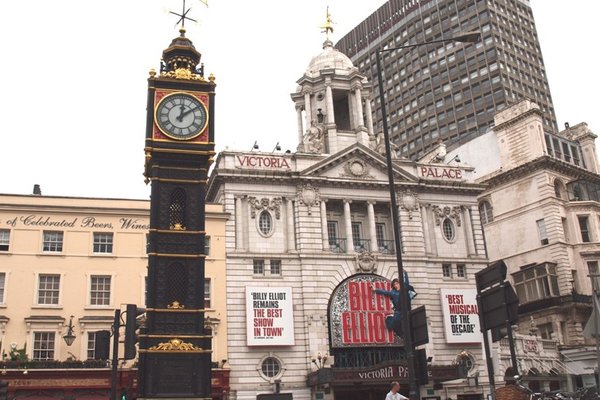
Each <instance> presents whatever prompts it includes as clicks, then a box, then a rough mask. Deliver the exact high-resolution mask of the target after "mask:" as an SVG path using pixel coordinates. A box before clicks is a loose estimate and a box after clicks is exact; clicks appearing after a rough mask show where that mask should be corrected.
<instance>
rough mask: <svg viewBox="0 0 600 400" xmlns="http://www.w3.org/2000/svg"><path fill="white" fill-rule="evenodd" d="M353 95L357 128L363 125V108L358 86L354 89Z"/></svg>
mask: <svg viewBox="0 0 600 400" xmlns="http://www.w3.org/2000/svg"><path fill="white" fill-rule="evenodd" d="M354 97H355V100H356V122H357V124H356V129H359V128H360V127H361V126H362V127H364V126H365V120H364V114H363V108H362V94H361V90H360V88H359V87H357V88H356V90H355V91H354Z"/></svg>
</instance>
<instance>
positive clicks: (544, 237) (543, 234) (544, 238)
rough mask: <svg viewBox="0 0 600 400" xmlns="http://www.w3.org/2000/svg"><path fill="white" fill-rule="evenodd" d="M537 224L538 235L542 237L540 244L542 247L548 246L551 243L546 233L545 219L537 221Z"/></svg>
mask: <svg viewBox="0 0 600 400" xmlns="http://www.w3.org/2000/svg"><path fill="white" fill-rule="evenodd" d="M535 223H536V224H537V228H538V234H539V236H540V243H541V244H542V245H547V244H548V243H549V241H548V234H547V233H546V221H544V219H538V220H537V221H535Z"/></svg>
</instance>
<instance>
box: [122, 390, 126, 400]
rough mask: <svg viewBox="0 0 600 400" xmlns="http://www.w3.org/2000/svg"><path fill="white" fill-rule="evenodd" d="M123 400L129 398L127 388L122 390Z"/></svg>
mask: <svg viewBox="0 0 600 400" xmlns="http://www.w3.org/2000/svg"><path fill="white" fill-rule="evenodd" d="M121 400H127V390H125V389H122V390H121Z"/></svg>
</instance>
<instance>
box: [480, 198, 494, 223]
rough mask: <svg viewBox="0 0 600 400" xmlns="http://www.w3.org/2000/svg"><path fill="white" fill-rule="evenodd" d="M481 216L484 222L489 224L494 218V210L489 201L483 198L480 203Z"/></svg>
mask: <svg viewBox="0 0 600 400" xmlns="http://www.w3.org/2000/svg"><path fill="white" fill-rule="evenodd" d="M479 218H481V223H483V224H488V223H490V222H492V221H493V220H494V210H493V208H492V205H491V204H490V202H489V201H487V200H483V201H482V202H481V203H479Z"/></svg>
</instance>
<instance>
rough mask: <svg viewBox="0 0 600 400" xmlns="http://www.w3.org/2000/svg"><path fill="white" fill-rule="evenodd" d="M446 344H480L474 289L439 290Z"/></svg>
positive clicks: (477, 310)
mask: <svg viewBox="0 0 600 400" xmlns="http://www.w3.org/2000/svg"><path fill="white" fill-rule="evenodd" d="M440 293H441V296H442V311H443V314H444V330H445V332H446V343H477V342H481V340H482V337H481V330H480V328H479V309H478V307H477V290H476V289H441V290H440Z"/></svg>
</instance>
